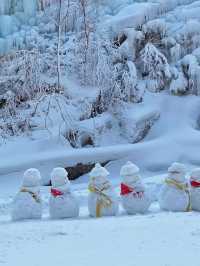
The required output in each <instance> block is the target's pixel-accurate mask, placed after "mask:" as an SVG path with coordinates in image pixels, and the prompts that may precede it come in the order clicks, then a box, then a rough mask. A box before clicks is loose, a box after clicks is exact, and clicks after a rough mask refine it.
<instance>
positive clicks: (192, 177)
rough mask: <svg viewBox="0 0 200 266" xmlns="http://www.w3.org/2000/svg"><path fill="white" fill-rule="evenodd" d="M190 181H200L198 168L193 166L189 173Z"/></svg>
mask: <svg viewBox="0 0 200 266" xmlns="http://www.w3.org/2000/svg"><path fill="white" fill-rule="evenodd" d="M190 181H196V182H200V168H195V169H193V170H192V172H191V174H190Z"/></svg>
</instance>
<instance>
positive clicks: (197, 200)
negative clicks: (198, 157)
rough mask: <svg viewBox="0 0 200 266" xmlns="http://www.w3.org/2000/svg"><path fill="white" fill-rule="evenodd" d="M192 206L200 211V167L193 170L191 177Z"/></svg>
mask: <svg viewBox="0 0 200 266" xmlns="http://www.w3.org/2000/svg"><path fill="white" fill-rule="evenodd" d="M190 193H191V206H192V209H193V210H194V211H200V168H196V169H194V170H193V171H192V173H191V177H190Z"/></svg>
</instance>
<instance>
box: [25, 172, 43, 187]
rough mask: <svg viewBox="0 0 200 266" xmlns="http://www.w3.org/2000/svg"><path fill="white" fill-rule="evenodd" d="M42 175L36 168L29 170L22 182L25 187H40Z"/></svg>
mask: <svg viewBox="0 0 200 266" xmlns="http://www.w3.org/2000/svg"><path fill="white" fill-rule="evenodd" d="M40 180H41V175H40V172H39V170H37V169H35V168H30V169H27V170H26V171H25V172H24V178H23V182H22V186H23V187H39V186H40Z"/></svg>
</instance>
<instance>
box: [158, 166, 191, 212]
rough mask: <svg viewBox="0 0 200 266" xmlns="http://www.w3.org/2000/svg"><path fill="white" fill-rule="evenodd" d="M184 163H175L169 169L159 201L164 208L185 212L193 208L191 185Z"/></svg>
mask: <svg viewBox="0 0 200 266" xmlns="http://www.w3.org/2000/svg"><path fill="white" fill-rule="evenodd" d="M185 174H186V169H185V166H184V165H183V164H180V163H173V164H172V165H171V166H170V167H169V169H168V176H167V178H166V179H165V184H164V185H163V187H162V188H161V191H160V195H159V203H160V207H161V209H162V210H167V211H174V212H181V211H182V212H184V211H190V210H191V200H190V191H189V186H188V183H187V181H186V178H185Z"/></svg>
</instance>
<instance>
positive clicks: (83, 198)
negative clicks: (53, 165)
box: [0, 167, 200, 266]
mask: <svg viewBox="0 0 200 266" xmlns="http://www.w3.org/2000/svg"><path fill="white" fill-rule="evenodd" d="M109 169H110V170H111V168H110V167H109ZM19 175H20V173H18V174H17V175H16V176H14V175H10V176H5V178H3V179H1V183H0V184H1V186H0V195H1V196H0V265H5V266H13V265H29V266H43V265H44V264H45V265H49V266H53V265H55V264H56V265H65V264H68V265H70V266H90V265H91V266H93V265H96V266H98V265H99V266H102V265H106V266H107V265H109V266H110V265H116V266H121V265H127V266H138V265H140V266H146V265H147V264H148V265H150V266H188V265H191V266H198V265H199V262H198V261H199V259H200V253H199V250H200V225H199V217H200V216H199V213H195V212H191V213H167V212H166V213H165V212H160V210H159V206H158V204H157V202H154V203H153V204H152V206H151V209H150V211H149V213H148V214H146V215H135V216H127V215H126V214H125V213H124V212H123V210H122V209H121V210H120V214H119V216H117V217H109V218H99V219H93V218H90V217H88V210H87V195H88V192H87V184H86V179H87V177H83V178H81V179H80V180H79V181H76V182H75V183H74V184H73V190H74V192H75V194H76V195H77V197H78V199H79V201H80V205H81V214H80V217H79V218H78V219H68V220H56V221H52V220H50V219H49V217H48V196H49V188H48V187H43V188H42V196H43V200H44V216H43V219H42V220H41V221H26V222H16V223H13V222H11V221H10V217H9V206H8V205H7V203H8V202H9V201H11V199H12V196H13V194H14V193H15V192H16V191H17V188H18V186H19V183H20V182H19ZM111 179H112V182H113V184H114V186H115V189H116V190H117V191H119V189H118V188H119V186H118V184H119V178H116V176H115V177H114V176H113V175H111ZM162 179H163V177H152V178H147V179H146V184H147V185H150V184H151V183H152V182H155V183H158V184H159V183H160V181H161V180H162ZM158 180H159V182H158ZM148 187H149V186H148ZM155 191H157V189H156V190H155Z"/></svg>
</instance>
